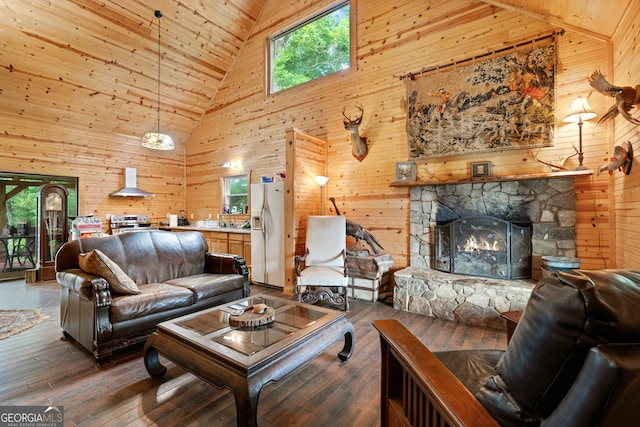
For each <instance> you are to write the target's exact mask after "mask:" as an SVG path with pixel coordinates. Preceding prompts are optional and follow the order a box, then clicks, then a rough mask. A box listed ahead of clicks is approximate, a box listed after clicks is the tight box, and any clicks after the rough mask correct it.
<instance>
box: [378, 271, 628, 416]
mask: <svg viewBox="0 0 640 427" xmlns="http://www.w3.org/2000/svg"><path fill="white" fill-rule="evenodd" d="M374 325H375V327H376V328H377V329H378V331H379V332H380V342H381V349H382V388H381V391H382V426H388V425H414V426H444V425H449V426H474V427H478V426H498V425H500V426H538V425H540V426H562V427H596V426H598V427H603V426H606V427H613V426H616V427H617V426H623V425H637V423H638V420H640V405H638V404H637V399H638V396H639V395H640V271H629V270H603V271H585V270H582V271H574V272H571V273H556V274H554V275H553V276H550V277H546V278H543V279H541V281H540V282H539V283H538V285H537V286H536V288H535V289H534V291H533V293H532V295H531V298H530V300H529V302H528V303H527V306H526V307H525V310H524V313H523V315H522V318H521V319H520V321H519V322H518V325H517V327H516V329H515V331H514V334H513V337H512V339H511V341H510V342H509V345H508V346H507V349H506V351H504V352H503V351H499V350H468V351H465V350H461V351H447V352H441V353H431V352H430V351H429V350H427V349H426V348H425V347H424V346H423V345H422V344H421V343H420V342H419V341H418V340H417V339H416V338H415V337H414V336H413V335H411V334H410V333H409V332H408V331H407V330H406V329H405V328H404V327H403V326H402V325H400V324H399V323H398V322H396V321H392V320H379V321H375V322H374Z"/></svg>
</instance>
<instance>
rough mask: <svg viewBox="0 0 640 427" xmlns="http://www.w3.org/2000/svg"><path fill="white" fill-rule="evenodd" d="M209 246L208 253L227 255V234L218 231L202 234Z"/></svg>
mask: <svg viewBox="0 0 640 427" xmlns="http://www.w3.org/2000/svg"><path fill="white" fill-rule="evenodd" d="M203 234H204V236H205V237H206V239H207V243H208V244H209V252H216V253H221V254H228V253H230V252H229V233H225V232H220V231H205V232H203Z"/></svg>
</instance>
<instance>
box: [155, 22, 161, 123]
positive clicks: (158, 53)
mask: <svg viewBox="0 0 640 427" xmlns="http://www.w3.org/2000/svg"><path fill="white" fill-rule="evenodd" d="M155 16H156V18H158V134H159V133H160V56H161V55H160V18H162V12H161V11H159V10H156V11H155Z"/></svg>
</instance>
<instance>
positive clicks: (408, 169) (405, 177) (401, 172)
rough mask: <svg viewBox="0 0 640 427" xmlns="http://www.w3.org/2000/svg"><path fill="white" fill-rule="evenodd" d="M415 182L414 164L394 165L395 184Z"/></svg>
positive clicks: (401, 163)
mask: <svg viewBox="0 0 640 427" xmlns="http://www.w3.org/2000/svg"><path fill="white" fill-rule="evenodd" d="M415 180H416V162H398V163H396V182H410V181H415Z"/></svg>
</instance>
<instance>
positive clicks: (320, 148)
mask: <svg viewBox="0 0 640 427" xmlns="http://www.w3.org/2000/svg"><path fill="white" fill-rule="evenodd" d="M319 175H321V176H327V141H325V140H324V139H322V138H318V137H316V136H314V135H310V134H308V133H306V132H304V131H302V130H300V129H293V128H289V129H287V130H286V179H285V213H286V216H285V230H286V235H285V248H286V249H285V256H286V258H285V259H286V260H287V263H286V265H287V269H286V272H285V286H284V292H285V293H288V294H292V293H294V292H295V283H296V275H295V271H294V268H295V266H294V262H293V259H294V257H295V256H296V255H300V256H302V255H304V253H305V239H306V235H307V231H306V230H307V220H306V219H307V217H308V216H309V215H319V214H320V199H321V195H320V187H319V186H318V184H317V182H316V181H315V177H316V176H319ZM322 195H323V197H324V198H325V200H323V205H324V208H323V210H324V212H325V213H327V208H326V202H327V201H326V198H327V197H326V192H323V193H322Z"/></svg>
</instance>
